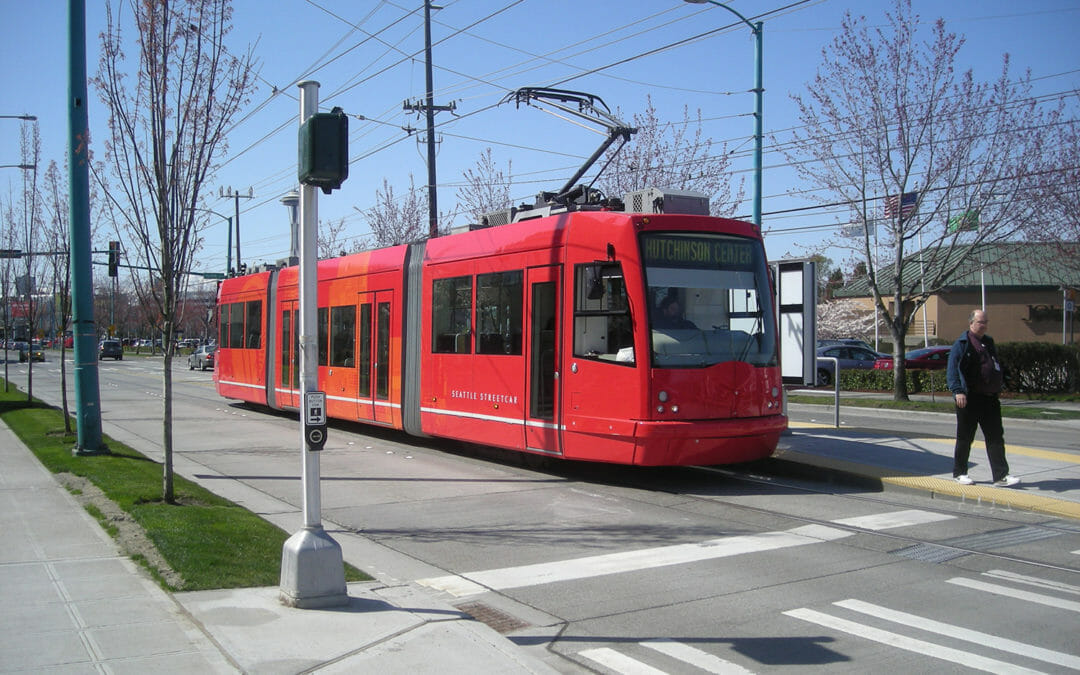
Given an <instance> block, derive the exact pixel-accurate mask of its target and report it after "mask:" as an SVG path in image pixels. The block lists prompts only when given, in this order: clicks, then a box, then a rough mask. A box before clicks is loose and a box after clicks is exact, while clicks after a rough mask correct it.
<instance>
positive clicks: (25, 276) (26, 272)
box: [8, 123, 45, 401]
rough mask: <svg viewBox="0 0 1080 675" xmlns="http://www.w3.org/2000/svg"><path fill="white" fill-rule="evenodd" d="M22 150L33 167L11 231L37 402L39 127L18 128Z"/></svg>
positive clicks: (29, 380) (29, 379)
mask: <svg viewBox="0 0 1080 675" xmlns="http://www.w3.org/2000/svg"><path fill="white" fill-rule="evenodd" d="M19 146H20V150H21V154H22V158H23V163H24V164H29V165H31V166H33V169H29V170H23V171H22V190H21V192H20V195H19V198H18V199H17V200H15V201H14V207H15V209H14V211H10V212H9V219H8V221H9V227H11V229H12V231H15V232H19V241H20V243H21V248H22V251H23V253H22V259H23V265H22V266H21V270H20V272H21V279H17V280H16V284H15V288H16V293H17V294H18V295H19V296H21V298H22V299H21V300H20V303H19V310H20V312H21V313H22V315H23V317H24V318H25V319H26V339H27V341H28V342H29V344H30V348H31V351H30V352H28V354H27V356H28V358H27V360H26V361H27V364H26V365H27V368H28V370H27V374H26V399H27V400H28V401H29V400H33V398H34V359H33V343H34V337H36V336H37V334H38V330H39V322H40V320H41V315H42V308H41V303H39V302H37V301H36V299H35V296H36V295H37V294H38V293H39V288H38V286H39V283H41V282H44V281H45V279H44V276H43V272H44V271H45V268H44V266H43V261H44V259H45V257H44V256H43V255H42V254H43V253H44V251H42V250H41V246H42V245H43V243H44V240H43V237H42V220H43V217H42V209H41V190H40V188H39V186H38V169H37V167H38V165H39V163H40V162H41V136H40V132H39V130H38V125H37V124H36V123H32V124H23V125H22V126H21V127H20V128H19Z"/></svg>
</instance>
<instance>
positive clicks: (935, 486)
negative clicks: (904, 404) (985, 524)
mask: <svg viewBox="0 0 1080 675" xmlns="http://www.w3.org/2000/svg"><path fill="white" fill-rule="evenodd" d="M791 427H792V428H795V429H798V428H805V429H829V428H834V427H833V426H832V425H830V424H816V423H812V422H810V423H806V422H797V423H794V424H791ZM905 440H908V441H912V440H914V441H920V442H933V443H938V444H948V445H952V440H951V439H943V438H916V439H912V438H905ZM1008 449H1009V453H1010V454H1018V455H1025V456H1028V457H1037V458H1041V459H1046V460H1050V461H1055V462H1062V463H1066V464H1080V456H1078V455H1075V454H1069V453H1064V452H1055V451H1053V450H1042V449H1039V448H1028V447H1024V446H1016V445H1012V444H1009V446H1008ZM774 456H775V457H776V458H778V459H785V460H789V461H793V462H800V463H804V464H812V465H816V466H821V467H823V468H830V469H835V470H838V471H845V472H848V473H853V474H856V475H862V476H866V477H869V478H872V479H876V480H879V481H881V483H882V485H895V486H898V487H903V488H908V489H912V490H919V491H922V492H929V493H931V494H935V495H942V496H947V497H952V498H956V499H961V500H963V501H971V502H976V503H979V504H986V505H988V506H999V507H1004V508H1013V509H1019V510H1024V511H1034V512H1036V513H1046V514H1049V515H1054V516H1060V517H1064V518H1075V519H1078V520H1080V503H1077V502H1071V501H1066V500H1063V499H1055V498H1053V497H1044V496H1042V495H1036V494H1032V493H1030V492H1026V491H1025V490H1024V489H1023V483H1021V484H1020V487H1019V488H999V487H993V486H992V485H990V484H983V485H979V484H977V483H976V484H975V485H960V484H959V483H957V482H956V481H953V480H951V479H944V478H934V477H932V476H918V475H913V474H906V473H902V472H897V471H896V470H894V469H889V468H886V467H879V466H873V465H870V464H861V463H858V462H852V461H849V460H843V459H834V458H831V457H821V456H818V455H812V454H808V453H802V452H797V451H793V450H784V449H780V450H777V452H776V454H775V455H774Z"/></svg>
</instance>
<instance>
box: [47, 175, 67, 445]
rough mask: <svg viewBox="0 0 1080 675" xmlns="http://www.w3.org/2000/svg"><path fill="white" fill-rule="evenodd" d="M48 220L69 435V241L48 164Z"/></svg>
mask: <svg viewBox="0 0 1080 675" xmlns="http://www.w3.org/2000/svg"><path fill="white" fill-rule="evenodd" d="M43 200H44V203H45V211H46V212H47V213H48V216H49V218H48V220H47V221H46V223H45V231H44V237H43V239H44V240H45V241H46V242H48V245H49V246H50V247H51V248H52V250H53V251H54V252H56V254H57V255H54V256H52V257H51V258H50V261H49V263H50V267H51V268H52V270H51V271H52V278H53V288H54V291H55V292H54V293H53V302H55V303H56V305H57V306H56V308H55V310H54V311H55V316H56V318H57V322H56V323H57V326H56V333H57V336H56V337H57V339H58V341H59V342H60V395H61V399H62V407H63V411H64V431H66V432H67V433H69V434H70V433H71V432H72V431H73V429H72V428H71V418H70V417H69V415H68V396H67V361H66V359H65V358H64V355H65V351H66V344H65V340H64V338H65V336H66V334H67V330H68V327H69V326H70V325H71V256H70V255H69V247H70V238H69V236H68V232H69V229H70V228H69V222H68V213H69V210H68V191H67V179H66V174H65V176H61V174H60V168H59V167H58V166H57V164H56V162H55V161H53V162H49V168H48V169H46V171H45V194H44V197H43Z"/></svg>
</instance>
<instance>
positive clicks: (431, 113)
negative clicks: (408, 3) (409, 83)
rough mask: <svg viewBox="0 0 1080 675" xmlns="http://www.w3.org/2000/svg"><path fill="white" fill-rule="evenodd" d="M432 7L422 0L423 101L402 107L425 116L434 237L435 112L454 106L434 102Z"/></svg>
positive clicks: (436, 221)
mask: <svg viewBox="0 0 1080 675" xmlns="http://www.w3.org/2000/svg"><path fill="white" fill-rule="evenodd" d="M432 7H433V5H432V4H431V0H424V60H425V62H426V63H425V67H424V71H425V72H424V75H425V80H426V88H427V92H426V94H425V96H424V102H423V103H420V102H419V101H417V102H415V103H413V102H410V101H405V103H403V104H402V108H403V109H404V110H411V111H414V112H420V111H423V112H424V114H425V115H426V116H427V175H428V185H427V188H428V237H430V238H432V239H434V238H435V237H437V236H439V205H438V195H437V190H436V187H435V113H436V112H440V111H453V110H454V109H455V106H454V104H453V103H451V104H450V105H435V102H434V89H435V85H434V82H433V78H432V75H431V10H432ZM434 8H435V9H442V7H439V6H434Z"/></svg>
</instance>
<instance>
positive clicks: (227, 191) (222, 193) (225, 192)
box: [218, 186, 255, 274]
mask: <svg viewBox="0 0 1080 675" xmlns="http://www.w3.org/2000/svg"><path fill="white" fill-rule="evenodd" d="M254 196H255V190H253V189H252V188H250V187H249V188H248V192H247V194H246V195H242V194H240V193H239V192H237V191H235V190H233V189H232V186H230V187H228V188H218V197H221V198H222V199H232V200H233V203H234V204H235V206H236V212H235V214H236V215H235V218H233V220H234V221H235V222H236V273H237V274H242V273H243V272H241V271H240V199H241V198H244V199H251V198H253V197H254ZM226 266H228V263H226ZM225 273H226V274H228V270H226V272H225Z"/></svg>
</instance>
